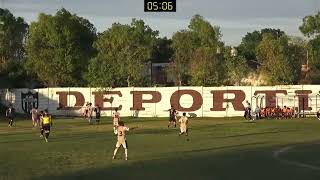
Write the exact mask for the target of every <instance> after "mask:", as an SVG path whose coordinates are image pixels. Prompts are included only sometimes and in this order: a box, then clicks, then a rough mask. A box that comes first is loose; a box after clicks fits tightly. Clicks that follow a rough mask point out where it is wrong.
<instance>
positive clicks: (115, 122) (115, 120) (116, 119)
mask: <svg viewBox="0 0 320 180" xmlns="http://www.w3.org/2000/svg"><path fill="white" fill-rule="evenodd" d="M119 121H120V113H119V112H118V108H116V109H115V112H114V113H113V132H114V134H117V128H118V126H119Z"/></svg>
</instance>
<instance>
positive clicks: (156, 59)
mask: <svg viewBox="0 0 320 180" xmlns="http://www.w3.org/2000/svg"><path fill="white" fill-rule="evenodd" d="M171 45H172V40H171V39H167V38H166V37H164V38H158V40H157V42H156V45H155V47H154V48H155V49H154V51H153V55H152V59H151V61H152V62H153V63H164V62H169V61H170V59H171V57H172V55H173V49H172V46H171Z"/></svg>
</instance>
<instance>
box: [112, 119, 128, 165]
mask: <svg viewBox="0 0 320 180" xmlns="http://www.w3.org/2000/svg"><path fill="white" fill-rule="evenodd" d="M126 131H129V128H128V127H126V126H124V122H123V121H119V126H118V127H117V135H118V141H117V144H116V148H115V149H114V152H113V156H112V159H115V158H116V154H117V151H118V149H119V147H120V146H121V145H122V147H123V148H124V153H125V156H126V160H128V143H127V140H126Z"/></svg>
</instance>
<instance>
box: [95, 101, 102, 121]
mask: <svg viewBox="0 0 320 180" xmlns="http://www.w3.org/2000/svg"><path fill="white" fill-rule="evenodd" d="M94 112H95V113H96V122H97V123H98V124H100V116H101V109H100V107H99V106H98V105H96V108H94Z"/></svg>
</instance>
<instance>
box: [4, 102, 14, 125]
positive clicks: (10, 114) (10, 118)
mask: <svg viewBox="0 0 320 180" xmlns="http://www.w3.org/2000/svg"><path fill="white" fill-rule="evenodd" d="M14 113H15V109H14V108H13V107H12V105H10V106H9V108H8V109H7V110H6V117H7V118H8V121H9V125H8V127H12V126H13V119H14Z"/></svg>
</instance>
